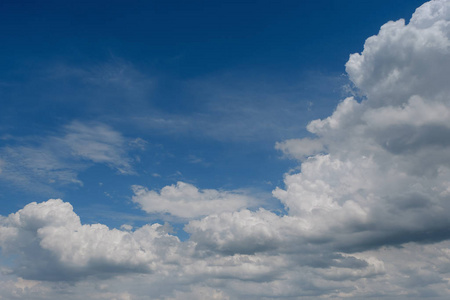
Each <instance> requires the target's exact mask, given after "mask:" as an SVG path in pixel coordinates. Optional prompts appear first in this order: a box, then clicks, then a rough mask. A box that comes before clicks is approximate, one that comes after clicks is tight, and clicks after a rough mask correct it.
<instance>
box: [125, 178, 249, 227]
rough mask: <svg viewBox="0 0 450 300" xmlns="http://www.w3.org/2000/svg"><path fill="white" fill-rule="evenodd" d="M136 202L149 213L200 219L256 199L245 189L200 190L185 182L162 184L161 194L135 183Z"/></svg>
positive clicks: (243, 205) (233, 208)
mask: <svg viewBox="0 0 450 300" xmlns="http://www.w3.org/2000/svg"><path fill="white" fill-rule="evenodd" d="M133 192H134V196H133V198H132V200H133V202H135V203H138V204H139V205H140V207H141V208H142V209H143V210H144V211H146V212H147V213H168V214H171V215H173V216H176V217H180V218H188V219H189V218H197V217H201V216H206V215H209V214H212V213H218V212H223V211H235V210H238V209H241V208H244V207H248V206H250V205H252V204H254V202H255V200H254V199H253V198H251V197H250V196H247V195H245V194H244V193H242V192H228V191H218V190H213V189H204V190H199V189H198V188H196V187H195V186H193V185H192V184H189V183H185V182H181V181H179V182H177V184H176V185H170V186H166V187H163V188H162V189H161V191H160V192H159V193H158V192H157V191H150V190H148V189H147V188H145V187H142V186H138V185H134V186H133Z"/></svg>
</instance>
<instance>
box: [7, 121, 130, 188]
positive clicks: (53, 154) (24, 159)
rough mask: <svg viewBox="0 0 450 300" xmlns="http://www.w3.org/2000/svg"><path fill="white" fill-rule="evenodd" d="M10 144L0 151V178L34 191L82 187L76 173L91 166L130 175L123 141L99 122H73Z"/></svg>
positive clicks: (127, 150)
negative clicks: (41, 135) (51, 131)
mask: <svg viewBox="0 0 450 300" xmlns="http://www.w3.org/2000/svg"><path fill="white" fill-rule="evenodd" d="M10 142H11V143H10V144H9V145H6V146H4V147H2V148H0V153H1V155H2V158H3V160H2V164H1V165H0V166H1V169H2V172H0V179H3V180H7V181H9V182H12V183H14V184H16V185H18V186H21V187H24V188H30V187H32V188H33V190H35V191H36V190H41V191H48V190H49V189H51V188H52V187H53V186H58V185H67V184H79V185H82V182H81V181H80V180H79V179H78V178H77V175H78V172H80V171H81V170H84V169H86V168H87V167H88V166H89V165H91V164H93V163H98V164H105V165H107V166H109V167H110V168H112V169H114V170H117V172H119V173H120V174H134V170H133V168H132V162H133V161H132V159H131V158H130V157H129V154H128V152H129V151H130V149H129V146H128V144H127V143H128V141H127V139H126V138H125V137H123V136H122V134H120V133H119V132H117V131H115V130H113V129H112V128H111V127H109V126H107V125H105V124H102V123H82V122H77V121H75V122H72V123H70V124H68V125H66V126H65V127H63V128H62V129H61V130H60V132H58V133H57V134H53V135H47V136H43V137H31V138H24V139H22V140H18V141H10Z"/></svg>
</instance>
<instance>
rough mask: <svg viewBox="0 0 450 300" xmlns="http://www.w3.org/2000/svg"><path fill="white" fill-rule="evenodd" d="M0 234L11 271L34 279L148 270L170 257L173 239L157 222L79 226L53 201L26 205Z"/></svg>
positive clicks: (64, 205) (3, 225) (66, 207)
mask: <svg viewBox="0 0 450 300" xmlns="http://www.w3.org/2000/svg"><path fill="white" fill-rule="evenodd" d="M0 233H1V235H0V237H1V238H0V245H1V247H2V251H3V253H4V254H12V255H17V256H18V258H17V263H18V264H19V265H18V266H17V267H16V269H15V270H16V274H17V275H19V276H21V277H24V278H27V279H38V280H74V279H78V278H80V277H86V276H90V275H94V276H106V277H109V276H112V275H114V274H121V273H127V272H132V273H136V272H139V273H147V272H151V271H152V270H153V269H154V268H155V265H156V264H157V262H158V261H159V260H161V259H164V260H167V259H169V260H170V256H171V255H174V253H173V251H172V250H173V249H176V247H177V245H178V243H179V240H178V238H177V237H175V236H170V235H168V234H167V233H166V232H164V228H163V226H162V225H159V224H154V225H146V226H143V227H141V228H139V229H137V230H136V231H134V232H128V231H121V230H117V229H109V228H108V227H107V226H105V225H102V224H93V225H82V224H81V223H80V218H79V217H78V215H76V214H75V213H74V212H73V208H72V206H71V205H70V204H69V203H66V202H63V201H61V200H59V199H52V200H48V201H46V202H43V203H39V204H37V203H30V204H28V205H27V206H25V207H24V208H23V209H21V210H19V211H18V212H17V213H14V214H11V215H9V216H8V217H5V218H3V219H2V220H1V227H0Z"/></svg>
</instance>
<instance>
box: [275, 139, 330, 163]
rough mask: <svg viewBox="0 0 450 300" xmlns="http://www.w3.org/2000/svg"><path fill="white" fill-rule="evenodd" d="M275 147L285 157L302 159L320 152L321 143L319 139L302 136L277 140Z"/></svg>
mask: <svg viewBox="0 0 450 300" xmlns="http://www.w3.org/2000/svg"><path fill="white" fill-rule="evenodd" d="M275 149H277V150H280V151H282V152H283V153H284V154H285V155H286V156H287V157H289V158H295V159H298V160H302V159H305V158H307V157H308V156H311V155H314V154H318V153H320V152H322V151H323V150H324V149H323V145H322V143H321V142H320V141H319V140H314V139H309V138H303V139H290V140H286V141H283V142H277V143H276V144H275Z"/></svg>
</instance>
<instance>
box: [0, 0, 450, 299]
mask: <svg viewBox="0 0 450 300" xmlns="http://www.w3.org/2000/svg"><path fill="white" fill-rule="evenodd" d="M449 58H450V1H448V0H446V1H444V0H435V1H431V2H429V3H426V4H424V5H423V6H422V7H420V8H418V9H417V11H416V12H415V14H414V15H413V17H412V19H411V21H410V22H409V23H408V24H406V23H405V21H403V20H399V21H396V22H389V23H387V24H385V25H384V26H383V27H382V28H381V29H380V32H379V33H378V34H377V35H376V36H373V37H370V38H369V39H368V40H367V41H366V43H365V47H364V51H363V52H362V53H360V54H354V55H352V56H351V57H350V59H349V61H348V63H347V65H346V69H347V72H348V74H349V77H350V79H351V80H352V81H353V83H354V84H355V87H356V88H357V89H358V92H359V93H360V95H361V100H360V101H357V99H355V98H354V97H350V98H347V99H344V100H343V101H342V102H341V103H340V104H339V105H338V106H337V108H336V110H335V111H334V112H333V113H332V115H331V116H329V117H328V118H324V119H320V120H314V121H312V122H311V123H310V124H309V125H308V127H307V129H308V130H309V131H310V133H311V134H313V135H315V137H314V138H313V139H312V138H311V139H310V138H308V139H300V140H288V141H285V142H280V143H278V144H277V145H276V147H277V148H278V149H279V150H281V151H283V152H284V153H285V154H286V155H288V156H291V157H293V158H296V159H298V160H299V161H300V171H298V172H296V173H294V172H290V173H287V174H285V177H284V186H283V187H279V188H277V189H275V190H274V191H273V195H274V196H275V197H276V198H278V199H279V200H280V201H281V203H282V204H283V205H284V206H285V208H286V211H287V214H285V215H279V214H276V213H274V212H271V211H268V210H265V209H262V208H260V209H258V210H250V209H248V205H249V203H251V198H250V197H248V196H246V195H244V194H241V193H237V192H226V191H217V190H199V189H198V188H196V187H194V186H192V185H190V184H186V183H181V182H180V183H178V184H177V185H172V186H166V187H164V188H163V189H161V190H160V191H159V192H158V191H150V190H148V189H146V188H144V187H142V186H134V196H133V201H134V202H136V203H138V204H140V205H141V206H142V208H143V209H144V210H145V211H147V212H149V213H168V214H171V215H173V216H177V217H180V218H185V219H191V220H189V222H188V223H187V224H186V225H185V227H184V229H185V231H186V232H188V233H189V234H190V238H189V239H188V240H186V241H184V242H181V241H179V240H178V238H177V237H175V236H172V235H170V234H169V233H167V232H166V230H164V226H161V225H159V224H153V225H145V226H143V227H141V228H138V229H136V230H134V231H133V229H132V228H131V227H128V226H126V227H124V229H126V230H118V229H109V228H107V227H106V226H105V225H101V224H92V225H82V224H81V223H80V220H79V218H78V216H77V215H76V214H75V213H74V212H73V210H72V207H71V205H70V204H68V203H64V202H62V201H61V200H49V201H47V202H44V203H40V204H36V203H32V204H29V205H28V206H26V207H25V208H24V209H22V210H20V211H18V212H17V213H15V214H11V215H10V216H8V217H2V218H1V221H0V222H1V227H0V228H1V229H0V230H1V232H0V233H1V235H0V243H1V244H0V245H1V247H2V253H10V254H15V255H16V258H15V261H16V264H15V265H11V267H10V268H9V269H10V274H13V275H14V276H16V278H15V280H12V281H8V283H5V281H3V282H2V283H1V284H2V286H1V287H2V288H4V289H5V291H2V293H3V294H2V295H6V296H8V294H7V293H13V292H17V293H18V292H20V291H22V292H21V293H22V294H20V295H21V297H22V298H25V297H26V296H27V293H28V294H30V293H31V291H32V290H37V289H38V288H40V287H42V288H43V289H42V290H41V293H42V295H43V296H42V297H41V298H42V299H45V297H46V298H47V299H49V298H50V299H51V298H55V299H59V298H61V295H60V294H58V291H59V290H60V289H57V288H56V287H55V286H54V285H52V284H55V282H53V283H52V282H51V281H52V280H53V281H55V280H59V281H67V282H70V283H71V284H73V286H75V287H73V288H72V290H71V291H76V292H80V294H77V293H76V292H74V293H72V294H70V295H68V297H72V298H73V299H77V298H78V299H81V298H95V297H97V298H100V299H101V298H102V297H111V298H113V297H115V298H119V299H120V297H122V298H124V297H125V298H126V297H128V296H129V297H130V298H136V299H146V298H148V295H149V294H151V295H152V297H154V298H155V299H179V298H188V299H189V298H200V299H201V298H202V297H203V298H204V297H205V295H206V294H210V295H211V297H212V296H214V297H216V298H218V299H227V298H228V299H244V298H245V299H273V298H286V299H289V298H291V299H298V298H302V299H317V298H336V299H342V298H353V299H365V298H370V297H372V298H377V299H381V298H386V299H423V298H427V297H434V298H438V299H447V298H448V296H449V294H450V290H449V288H448V276H449V274H450V252H449V249H450V233H449V230H448V228H449V226H450V221H449V218H448V215H449V213H450V189H449V186H450V151H449V150H450V149H449V147H450V143H449V142H448V140H449V128H450V118H448V116H449V109H450V98H449V97H448V95H449V94H450V93H449V86H448V83H447V82H446V81H447V80H448V78H449V77H450V74H449V72H450V68H449V67H450V65H449V64H450V59H449ZM76 132H78V131H76ZM79 132H81V135H82V136H84V133H83V132H84V131H83V130H79ZM112 137H117V136H116V135H111V136H110V138H111V139H112V140H115V139H114V138H112ZM59 138H60V139H62V140H64V136H61V137H59ZM85 139H86V140H89V139H90V138H89V135H87V137H86V138H85ZM69 140H71V141H72V139H69ZM75 140H76V139H75ZM119 140H120V139H119ZM69 144H70V143H69ZM119 144H120V143H119ZM113 145H116V143H113ZM68 147H69V148H70V146H68ZM74 149H75V150H76V148H74ZM93 149H98V147H97V146H95V147H93ZM100 149H101V150H100V151H99V152H95V151H94V152H91V151H90V150H89V151H86V152H81V150H80V152H78V153H79V154H77V155H78V156H80V159H85V160H91V161H96V162H100V163H105V164H107V165H109V166H110V167H112V168H119V167H122V168H123V167H124V166H126V164H114V163H113V162H110V161H107V160H103V158H102V157H104V156H103V155H102V154H104V153H107V152H108V150H107V149H109V148H108V147H107V146H105V148H103V146H102V147H100ZM105 149H106V150H105ZM75 150H74V152H75V153H77V152H76V151H75ZM121 155H122V154H119V157H123V156H121ZM2 168H3V167H2ZM6 170H7V169H6ZM3 172H5V169H3ZM123 274H127V276H122V275H123ZM3 276H4V275H3ZM17 276H20V277H22V278H23V279H22V280H39V282H38V283H37V284H34V282H33V283H31V284H30V283H27V284H28V285H27V284H25V283H23V282H22V283H20V280H19V278H17ZM99 278H104V279H103V280H102V281H99ZM99 282H101V283H102V284H103V285H102V286H100V284H99ZM20 284H22V285H20ZM22 287H23V289H22ZM45 288H47V289H45ZM27 289H29V291H28V290H27ZM74 295H76V296H74ZM6 296H5V297H6ZM10 298H11V297H10ZM68 299H70V298H68Z"/></svg>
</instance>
